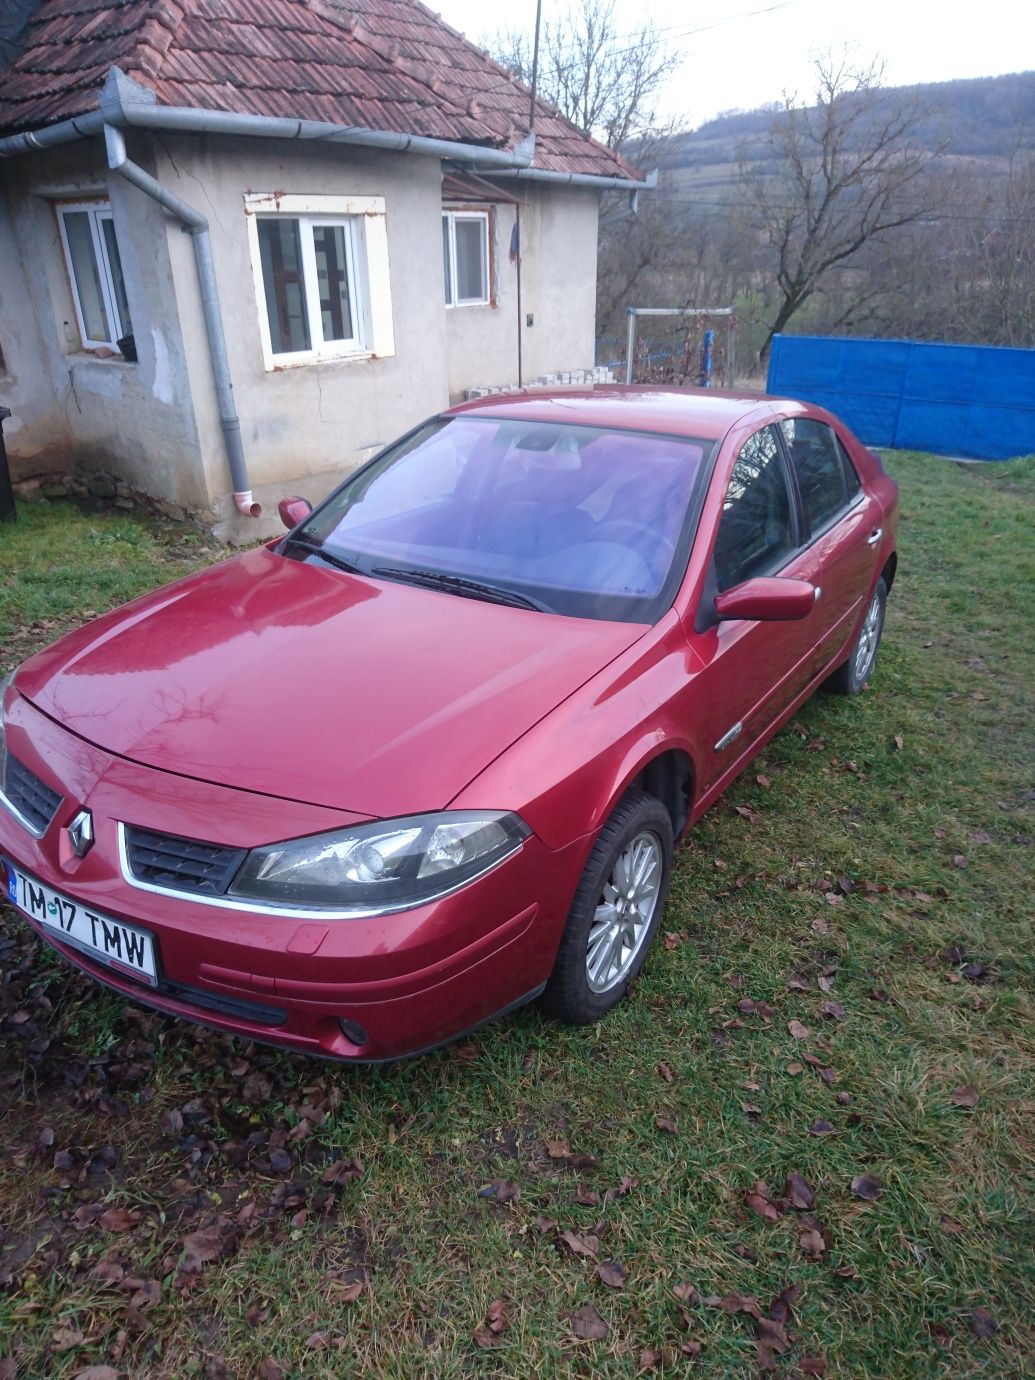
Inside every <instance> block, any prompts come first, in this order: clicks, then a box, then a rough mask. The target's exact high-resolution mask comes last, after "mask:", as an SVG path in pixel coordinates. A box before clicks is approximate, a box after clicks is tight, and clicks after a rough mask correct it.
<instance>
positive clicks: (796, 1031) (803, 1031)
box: [787, 1021, 809, 1040]
mask: <svg viewBox="0 0 1035 1380" xmlns="http://www.w3.org/2000/svg"><path fill="white" fill-rule="evenodd" d="M787 1029H788V1030H789V1031H790V1033H791V1035H792V1036H793V1038H794V1039H795V1040H807V1039H808V1038H809V1028H808V1026H807V1025H802V1023H801V1021H788V1022H787Z"/></svg>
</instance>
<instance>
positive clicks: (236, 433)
mask: <svg viewBox="0 0 1035 1380" xmlns="http://www.w3.org/2000/svg"><path fill="white" fill-rule="evenodd" d="M104 144H105V148H106V150H107V153H108V167H109V168H110V169H111V170H112V172H114V173H118V175H119V176H120V177H122V178H124V179H125V180H126V181H127V182H130V183H132V185H133V186H134V187H137V188H139V189H140V191H142V192H143V193H144V194H145V196H149V197H150V198H151V200H152V201H157V202H158V204H159V206H161V207H163V209H164V210H166V211H168V212H169V214H170V215H172V216H175V217H176V219H177V220H178V221H179V222H180V224H181V225H182V227H183V229H184V230H185V231H186V232H187V234H188V235H190V237H191V242H192V244H193V246H194V266H195V268H196V269H197V273H198V287H199V288H200V290H201V309H202V312H203V313H204V317H205V333H206V335H207V336H208V352H209V358H210V360H211V362H212V381H213V383H214V384H215V388H216V399H217V401H218V404H219V424H220V426H221V427H222V428H223V442H224V444H225V446H226V459H227V464H228V466H229V469H230V479H231V482H232V484H233V490H234V506H235V507H236V508H237V511H238V512H239V513H243V514H244V516H245V517H252V518H257V517H259V516H260V515H261V513H262V506H261V504H258V503H255V502H253V500H252V488H251V483H250V482H249V479H248V466H247V464H246V463H245V458H244V445H243V444H242V441H241V422H240V419H239V418H238V416H237V409H236V407H235V406H234V386H233V383H232V382H231V379H230V361H229V359H228V357H227V352H226V337H225V335H224V334H223V316H222V313H221V311H220V309H219V289H218V287H217V285H216V270H215V265H214V264H213V261H212V236H211V235H210V234H209V228H208V221H207V220H206V219H205V217H204V216H203V215H202V214H201V213H200V212H199V211H195V209H194V207H193V206H189V205H188V204H187V202H185V201H184V200H182V198H180V197H178V196H176V195H175V193H173V192H170V191H169V190H168V189H167V188H166V187H163V186H162V184H161V183H160V182H158V181H157V180H156V179H155V178H153V177H152V176H151V174H150V173H147V172H145V171H144V169H143V168H141V167H138V165H137V164H136V163H134V162H132V161H131V160H130V158H129V157H128V155H127V153H126V141H125V140H124V139H123V137H122V132H121V131H120V130H118V129H116V128H115V127H114V126H113V125H105V126H104Z"/></svg>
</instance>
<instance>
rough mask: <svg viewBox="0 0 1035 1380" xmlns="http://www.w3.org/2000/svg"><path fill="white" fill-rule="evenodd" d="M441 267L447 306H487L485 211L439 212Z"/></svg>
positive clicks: (487, 253) (487, 234) (487, 228)
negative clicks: (440, 215)
mask: <svg viewBox="0 0 1035 1380" xmlns="http://www.w3.org/2000/svg"><path fill="white" fill-rule="evenodd" d="M442 267H443V271H444V275H445V282H446V306H447V307H478V306H482V307H483V306H486V305H487V304H488V302H489V215H488V212H487V211H443V213H442Z"/></svg>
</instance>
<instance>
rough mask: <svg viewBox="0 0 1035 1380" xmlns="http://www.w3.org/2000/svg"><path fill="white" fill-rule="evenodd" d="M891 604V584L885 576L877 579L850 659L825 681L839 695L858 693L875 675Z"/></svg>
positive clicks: (827, 686) (828, 687) (829, 688)
mask: <svg viewBox="0 0 1035 1380" xmlns="http://www.w3.org/2000/svg"><path fill="white" fill-rule="evenodd" d="M887 603H888V587H887V585H886V584H885V583H884V580H883V579H880V580H878V581H877V584H876V587H875V588H874V591H873V593H872V594H871V595H870V602H869V604H867V606H866V614H865V616H864V618H863V621H862V627H861V628H860V629H859V635H858V637H857V638H856V639H855V641H854V643H853V644H852V650H851V652H850V653H849V656H848V660H847V661H846V662H845V663H844V665H843V666H839V667H838V668H837V670H836V671H835V672H834V673H833V675H832V676H831V677H830V678H829V680H828V681H827V683H826V688H827V689H828V690H833V691H834V693H835V694H837V695H858V694H859V693H860V691H861V690H862V688H863V686H864V685H865V684H866V682H867V681H868V680H869V678H870V676H871V675H872V674H873V667H874V665H875V663H876V661H877V648H878V647H879V646H880V638H881V633H882V632H883V631H884V612H885V609H886V608H887Z"/></svg>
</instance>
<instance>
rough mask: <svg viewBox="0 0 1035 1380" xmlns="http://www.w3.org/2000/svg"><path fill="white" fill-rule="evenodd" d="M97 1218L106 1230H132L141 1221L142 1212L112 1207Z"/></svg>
mask: <svg viewBox="0 0 1035 1380" xmlns="http://www.w3.org/2000/svg"><path fill="white" fill-rule="evenodd" d="M97 1220H98V1222H100V1224H101V1226H102V1227H103V1228H104V1229H105V1231H132V1230H133V1228H134V1227H135V1226H136V1225H137V1223H138V1222H139V1221H140V1213H139V1212H130V1211H129V1209H128V1208H121V1207H110V1208H106V1209H105V1210H104V1212H102V1213H101V1215H100V1217H98V1219H97Z"/></svg>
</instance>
